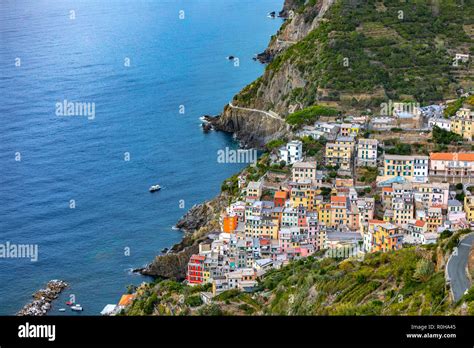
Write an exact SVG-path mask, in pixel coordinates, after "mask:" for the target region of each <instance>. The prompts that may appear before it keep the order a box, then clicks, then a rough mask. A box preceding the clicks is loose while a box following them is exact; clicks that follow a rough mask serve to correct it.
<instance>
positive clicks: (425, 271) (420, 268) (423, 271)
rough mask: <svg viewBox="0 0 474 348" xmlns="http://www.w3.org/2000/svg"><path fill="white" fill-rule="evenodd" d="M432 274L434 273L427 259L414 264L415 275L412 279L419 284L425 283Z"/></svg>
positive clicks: (431, 264)
mask: <svg viewBox="0 0 474 348" xmlns="http://www.w3.org/2000/svg"><path fill="white" fill-rule="evenodd" d="M433 273H434V264H433V262H431V261H430V260H427V259H421V260H419V261H418V262H417V263H416V268H415V273H414V274H413V278H414V279H416V280H418V281H421V282H426V281H427V280H428V279H430V277H431V275H432V274H433Z"/></svg>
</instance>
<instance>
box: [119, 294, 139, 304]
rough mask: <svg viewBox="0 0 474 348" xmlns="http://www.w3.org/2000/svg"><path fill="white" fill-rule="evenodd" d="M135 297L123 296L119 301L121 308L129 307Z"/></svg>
mask: <svg viewBox="0 0 474 348" xmlns="http://www.w3.org/2000/svg"><path fill="white" fill-rule="evenodd" d="M134 297H135V295H122V297H121V298H120V301H119V304H118V305H119V306H128V305H129V304H130V303H132V301H133V298H134Z"/></svg>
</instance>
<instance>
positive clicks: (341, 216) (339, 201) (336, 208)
mask: <svg viewBox="0 0 474 348" xmlns="http://www.w3.org/2000/svg"><path fill="white" fill-rule="evenodd" d="M348 210H349V198H348V197H346V196H331V224H330V226H331V227H336V226H339V225H346V226H347V225H349V214H348Z"/></svg>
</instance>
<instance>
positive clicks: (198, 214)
mask: <svg viewBox="0 0 474 348" xmlns="http://www.w3.org/2000/svg"><path fill="white" fill-rule="evenodd" d="M295 4H296V3H295V1H294V0H285V1H284V3H283V8H282V9H281V11H279V17H280V18H283V19H287V18H288V14H289V11H291V10H292V9H293V8H294V7H295ZM284 24H285V22H283V23H282V25H281V26H280V28H279V29H278V31H277V32H276V33H275V35H274V36H277V35H278V34H279V33H280V32H281V30H282V27H283V25H284ZM272 38H273V36H272ZM272 46H273V39H271V40H270V42H269V43H268V44H267V47H266V48H265V50H264V51H263V52H261V53H259V54H257V57H259V59H257V60H258V61H259V62H260V63H262V64H266V63H268V62H269V61H271V60H272V59H273V57H274V55H275V53H273V54H271V55H270V54H269V53H268V52H269V51H270V50H272V52H274V51H273V49H272ZM229 108H230V107H229V104H227V105H225V106H224V108H223V111H222V113H221V114H219V115H216V116H210V115H203V116H202V117H201V120H202V121H203V124H202V131H204V132H208V131H211V130H213V131H221V132H225V133H229V134H232V135H233V137H234V138H235V139H236V140H238V141H239V144H240V147H241V148H249V147H257V148H262V147H263V146H264V144H265V142H266V141H267V140H269V139H270V138H271V136H272V135H275V134H277V135H279V136H281V135H283V134H286V131H288V128H287V125H286V124H284V126H283V127H282V126H281V124H280V123H279V122H274V121H275V120H274V119H271V120H270V122H269V123H270V125H269V126H267V127H268V129H265V130H264V134H265V136H263V137H261V136H256V137H254V136H253V135H252V134H250V133H249V134H247V133H245V132H238V131H237V130H236V129H234V128H232V127H228V126H222V125H220V124H219V119H221V117H222V115H224V114H225V113H226V111H227V110H228V109H229ZM256 120H257V122H261V121H262V120H261V119H256ZM275 124H276V128H275ZM267 131H268V132H269V133H270V135H269V134H266V133H268V132H267ZM243 171H245V168H244V169H242V170H241V171H240V172H239V173H242V172H243ZM239 173H236V174H235V175H237V174H239ZM228 199H229V196H228V195H227V194H226V193H225V192H223V191H222V190H221V192H220V193H219V194H218V195H217V196H216V197H214V198H212V199H210V200H208V201H205V202H203V203H200V204H197V205H194V206H193V207H191V208H190V209H189V210H188V211H187V212H186V214H184V215H183V216H182V217H181V219H179V220H178V221H177V223H176V225H175V226H173V227H174V228H176V230H179V231H181V232H184V236H183V238H182V240H181V241H180V242H179V243H176V244H174V245H172V246H170V247H169V248H168V250H167V251H166V252H165V253H164V254H162V255H157V256H156V257H155V259H154V260H152V261H151V262H150V263H148V264H147V265H146V266H145V267H141V268H136V269H133V272H135V273H139V274H141V275H145V276H151V277H154V278H166V279H176V280H184V279H185V278H186V266H187V263H188V261H189V258H190V257H191V255H192V254H195V253H197V252H198V251H199V243H201V242H203V241H205V240H206V239H208V237H207V236H208V235H209V234H211V233H212V232H218V231H219V221H218V214H220V212H221V211H222V209H224V208H225V206H226V204H227V203H228Z"/></svg>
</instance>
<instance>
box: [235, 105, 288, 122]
mask: <svg viewBox="0 0 474 348" xmlns="http://www.w3.org/2000/svg"><path fill="white" fill-rule="evenodd" d="M229 106H230V107H231V108H232V109H237V110H245V111H252V112H260V113H262V114H265V115H267V116H269V117H271V118H274V119H276V120H280V121H284V119H283V118H281V117H280V115H278V114H277V113H276V112H275V111H271V110H270V111H264V110H257V109H250V108H243V107H240V106H235V105H233V104H232V102H229Z"/></svg>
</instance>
